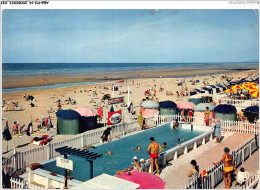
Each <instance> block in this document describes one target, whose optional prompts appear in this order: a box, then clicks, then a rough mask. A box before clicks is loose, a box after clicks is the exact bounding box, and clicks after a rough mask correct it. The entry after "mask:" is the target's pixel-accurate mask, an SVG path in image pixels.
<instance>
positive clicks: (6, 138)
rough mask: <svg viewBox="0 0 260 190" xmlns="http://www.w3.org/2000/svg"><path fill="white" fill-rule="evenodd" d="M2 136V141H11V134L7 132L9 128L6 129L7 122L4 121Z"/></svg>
mask: <svg viewBox="0 0 260 190" xmlns="http://www.w3.org/2000/svg"><path fill="white" fill-rule="evenodd" d="M2 135H3V139H4V140H6V141H10V140H11V139H12V135H11V133H10V131H9V127H8V121H6V126H5V128H4V131H3V133H2Z"/></svg>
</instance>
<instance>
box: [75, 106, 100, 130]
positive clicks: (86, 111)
mask: <svg viewBox="0 0 260 190" xmlns="http://www.w3.org/2000/svg"><path fill="white" fill-rule="evenodd" d="M75 111H76V112H78V113H79V114H80V115H81V116H82V117H83V120H84V126H85V129H84V131H88V130H91V129H96V128H97V113H96V112H95V111H94V110H93V109H91V108H88V107H82V108H76V109H75Z"/></svg>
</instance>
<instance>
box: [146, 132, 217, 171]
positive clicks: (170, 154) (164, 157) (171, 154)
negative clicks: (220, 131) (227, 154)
mask: <svg viewBox="0 0 260 190" xmlns="http://www.w3.org/2000/svg"><path fill="white" fill-rule="evenodd" d="M213 137H214V131H213V130H209V131H208V132H206V133H204V134H202V135H200V136H198V137H196V138H194V139H191V140H188V141H186V142H184V143H182V144H181V146H177V147H174V148H172V149H170V150H167V151H165V152H163V153H161V154H160V155H159V157H158V164H159V165H160V166H162V167H165V166H166V164H167V162H169V161H170V160H175V159H178V157H179V156H180V155H182V154H187V153H188V152H190V151H191V150H194V149H197V148H198V147H199V146H201V145H204V144H206V143H207V142H209V141H210V140H213ZM149 168H150V159H147V160H146V163H145V164H144V165H142V169H143V171H145V172H148V171H149Z"/></svg>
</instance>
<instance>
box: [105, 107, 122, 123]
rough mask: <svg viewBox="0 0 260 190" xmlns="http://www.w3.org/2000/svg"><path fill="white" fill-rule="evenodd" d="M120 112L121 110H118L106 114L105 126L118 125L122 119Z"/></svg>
mask: <svg viewBox="0 0 260 190" xmlns="http://www.w3.org/2000/svg"><path fill="white" fill-rule="evenodd" d="M121 112H122V111H121V110H118V111H116V112H108V120H107V125H115V124H117V123H120V122H121V119H122V113H121Z"/></svg>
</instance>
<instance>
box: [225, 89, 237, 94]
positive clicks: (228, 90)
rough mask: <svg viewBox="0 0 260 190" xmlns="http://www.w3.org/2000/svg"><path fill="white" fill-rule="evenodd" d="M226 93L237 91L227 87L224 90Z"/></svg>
mask: <svg viewBox="0 0 260 190" xmlns="http://www.w3.org/2000/svg"><path fill="white" fill-rule="evenodd" d="M224 92H225V93H231V92H237V90H235V89H227V90H225V91H224Z"/></svg>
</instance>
